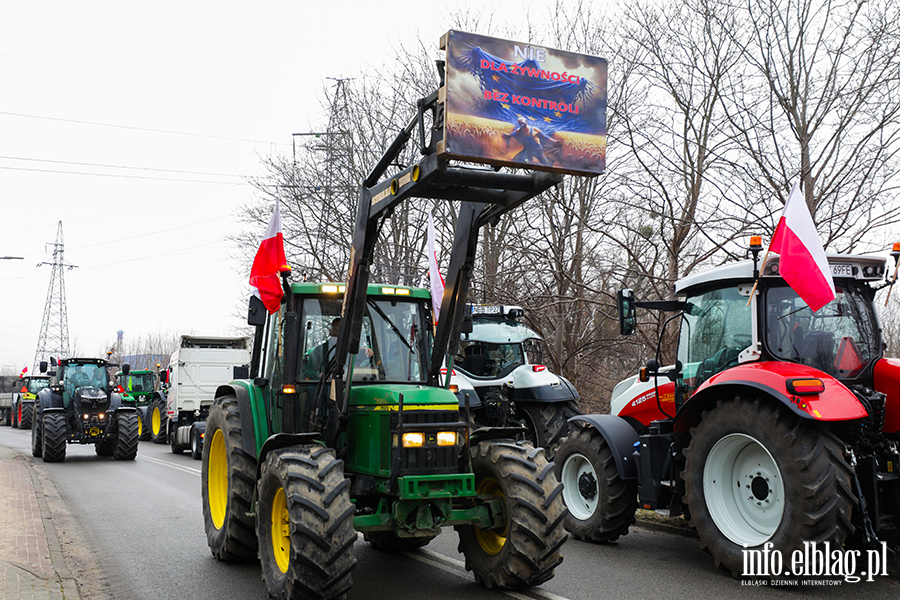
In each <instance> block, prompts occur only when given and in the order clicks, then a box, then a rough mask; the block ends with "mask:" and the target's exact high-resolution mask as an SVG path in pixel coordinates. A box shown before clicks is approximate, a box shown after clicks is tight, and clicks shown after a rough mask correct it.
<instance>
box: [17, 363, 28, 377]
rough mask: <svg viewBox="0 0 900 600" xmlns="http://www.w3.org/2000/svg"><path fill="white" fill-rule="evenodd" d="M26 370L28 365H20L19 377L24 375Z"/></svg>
mask: <svg viewBox="0 0 900 600" xmlns="http://www.w3.org/2000/svg"><path fill="white" fill-rule="evenodd" d="M27 372H28V365H25V366H24V367H22V372H21V373H19V377H25V373H27Z"/></svg>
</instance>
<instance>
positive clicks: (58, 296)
mask: <svg viewBox="0 0 900 600" xmlns="http://www.w3.org/2000/svg"><path fill="white" fill-rule="evenodd" d="M64 249H65V245H64V244H63V229H62V221H60V222H59V227H58V228H57V230H56V242H54V243H53V262H42V263H38V265H37V266H39V267H40V266H42V265H50V266H51V267H52V271H51V273H50V287H49V288H48V289H47V302H46V303H45V304H44V317H43V318H42V319H41V333H40V335H39V336H38V343H37V350H36V351H35V353H34V369H35V371H38V370H39V365H40V363H41V361H42V360H49V358H50V357H51V356H55V357H56V358H57V359H59V358H63V357H68V355H69V317H68V315H67V313H66V283H65V279H64V278H63V271H64V270H72V269H74V268H75V265H67V264H66V263H65V261H64V260H63V251H64Z"/></svg>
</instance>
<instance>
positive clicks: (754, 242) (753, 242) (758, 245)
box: [747, 235, 772, 306]
mask: <svg viewBox="0 0 900 600" xmlns="http://www.w3.org/2000/svg"><path fill="white" fill-rule="evenodd" d="M771 249H772V245H771V244H769V247H768V248H767V249H766V254H765V255H764V256H763V260H762V267H760V268H759V269H757V268H756V257H757V256H759V251H760V250H762V238H760V237H759V236H756V235H754V236H752V237H751V238H750V252H752V253H753V289H752V290H750V297H749V298H747V306H750V303H751V302H752V301H753V294H755V293H756V286H758V285H759V274H760V271H762V270H763V269H765V268H766V259H767V258H769V250H771Z"/></svg>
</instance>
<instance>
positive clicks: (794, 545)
mask: <svg viewBox="0 0 900 600" xmlns="http://www.w3.org/2000/svg"><path fill="white" fill-rule="evenodd" d="M759 248H760V247H759V243H758V241H755V243H754V244H753V245H752V246H751V250H752V251H753V252H752V254H753V260H752V261H751V260H748V261H744V262H738V263H732V264H728V265H725V266H722V267H718V268H715V269H712V270H710V271H707V272H705V273H701V274H698V275H692V276H689V277H687V278H685V279H682V280H680V281H678V282H677V283H676V284H675V296H676V297H677V298H680V299H679V300H673V301H661V302H640V301H635V299H634V294H633V292H632V291H631V290H621V291H620V292H619V294H618V305H619V322H620V329H621V333H622V334H625V335H628V334H631V333H633V331H634V329H635V323H636V312H635V311H636V308H647V309H655V310H662V311H670V312H673V313H675V314H674V316H671V317H670V318H669V320H675V319H677V320H679V321H680V335H679V340H678V349H677V355H676V361H675V364H674V365H672V366H670V367H666V368H661V367H660V361H659V356H660V351H659V349H657V358H656V359H651V360H649V361H648V362H647V366H646V367H645V368H643V369H641V372H640V374H639V375H637V376H634V377H631V378H630V379H627V380H625V381H623V382H621V383H619V384H618V385H617V386H616V387H615V389H614V391H613V395H612V400H611V413H612V414H609V415H583V416H577V417H573V418H572V420H571V421H572V428H571V430H570V434H569V435H568V437H567V438H566V439H564V440H563V442H562V444H561V446H560V449H559V452H558V454H557V457H556V464H557V468H558V470H559V474H560V480H561V481H562V483H563V484H564V491H563V497H564V500H565V502H566V505H567V507H568V508H569V512H570V515H569V517H568V521H567V528H568V529H569V530H570V531H571V532H572V533H573V534H574V536H575V537H576V538H579V539H583V540H590V541H613V540H615V539H617V538H618V537H620V536H622V535H625V534H626V533H628V528H629V526H630V525H631V524H633V523H634V521H635V509H636V508H637V507H640V508H644V509H649V510H655V511H657V512H658V513H662V514H665V515H671V516H676V515H684V516H685V518H686V519H687V520H688V521H689V523H690V525H691V527H693V528H694V529H695V530H696V532H697V533H698V535H699V537H700V543H701V545H702V546H703V548H704V549H706V550H707V551H709V553H710V554H712V556H713V558H714V559H715V562H716V564H717V565H719V566H722V567H724V568H726V569H728V570H730V571H731V573H732V574H733V575H734V576H741V575H748V573H744V572H743V569H744V568H745V562H744V558H745V555H746V553H745V552H744V551H745V550H748V549H750V550H753V549H760V548H765V549H767V550H768V549H770V548H771V549H774V550H778V551H779V552H780V553H781V555H783V556H785V557H788V558H789V557H790V556H792V555H793V553H794V552H795V551H796V550H802V549H803V548H804V544H805V543H806V544H807V547H808V545H809V543H813V542H815V543H818V544H824V542H830V547H831V548H842V547H845V548H860V549H863V548H867V549H869V550H873V549H874V548H878V549H880V551H883V552H884V553H885V555H886V557H887V556H888V555H889V558H888V560H889V561H891V562H892V563H893V565H894V568H896V565H897V557H898V549H900V477H898V474H900V454H898V445H900V360H896V359H889V358H884V357H883V352H884V344H883V342H882V336H881V326H880V324H879V322H878V317H877V315H876V311H875V305H874V299H875V294H876V291H877V290H879V289H881V288H884V287H886V286H888V285H891V284H892V283H893V282H894V280H896V263H897V259H898V258H900V244H897V245H895V247H894V251H893V252H892V253H891V254H892V256H893V257H894V262H895V267H894V271H895V272H894V276H893V278H890V279H889V278H888V277H887V273H886V268H887V264H886V263H887V261H886V259H884V258H880V257H875V256H855V255H831V256H828V263H829V266H830V267H831V270H832V275H833V278H834V284H835V288H836V298H835V299H834V300H833V301H832V302H830V303H829V304H827V305H825V306H824V307H822V308H820V309H819V310H818V311H816V312H813V311H811V310H810V309H809V307H808V306H807V305H806V303H805V302H804V301H803V300H802V299H801V298H800V297H798V295H797V294H796V292H794V290H793V289H792V288H791V287H789V286H788V285H787V284H786V283H785V281H784V279H782V278H781V277H780V275H779V271H778V266H779V259H778V257H775V256H774V255H773V257H771V258H769V260H768V261H766V262H765V264H764V266H763V269H762V273H759V270H758V269H759V267H758V262H757V256H758V252H759ZM757 282H758V287H757V288H755V287H754V284H755V283H757ZM881 542H885V543H886V545H885V544H882V543H881ZM873 551H874V550H873Z"/></svg>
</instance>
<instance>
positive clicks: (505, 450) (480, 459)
mask: <svg viewBox="0 0 900 600" xmlns="http://www.w3.org/2000/svg"><path fill="white" fill-rule="evenodd" d="M470 452H471V457H472V469H473V471H474V474H475V489H476V490H477V491H478V493H479V495H483V496H495V497H497V498H500V499H501V500H502V502H503V505H504V508H505V511H504V513H505V515H504V516H505V519H504V521H505V522H504V524H503V526H502V527H500V528H497V529H482V528H479V527H476V526H474V525H458V526H456V530H457V532H458V533H459V550H460V551H461V552H463V554H465V557H466V570H467V571H473V573H474V575H475V581H477V582H478V583H480V584H481V585H483V586H485V587H487V588H497V587H503V588H523V587H529V586H534V585H540V584H541V583H544V582H545V581H547V580H549V579H551V578H552V577H553V575H554V569H555V568H556V566H557V565H559V563H561V562H562V556H561V555H560V548H561V547H562V545H563V543H565V541H566V539H568V535H567V534H566V530H565V528H564V527H563V521H564V519H565V516H566V507H565V506H564V505H563V502H562V495H561V493H562V485H561V484H560V483H559V481H557V479H556V473H554V470H553V464H552V463H548V462H547V459H546V457H545V455H544V450H543V448H534V447H533V446H532V445H531V443H529V442H513V441H512V440H508V441H505V440H499V441H490V442H481V443H480V444H476V445H475V446H473V447H472V448H471V449H470Z"/></svg>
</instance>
